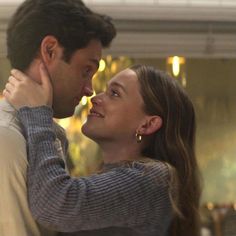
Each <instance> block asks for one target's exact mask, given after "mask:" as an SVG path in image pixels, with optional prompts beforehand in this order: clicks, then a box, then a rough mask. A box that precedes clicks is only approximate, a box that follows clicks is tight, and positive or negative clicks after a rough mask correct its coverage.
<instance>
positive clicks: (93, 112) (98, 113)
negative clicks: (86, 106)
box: [89, 108, 104, 118]
mask: <svg viewBox="0 0 236 236" xmlns="http://www.w3.org/2000/svg"><path fill="white" fill-rule="evenodd" d="M89 116H96V117H101V118H104V115H103V114H102V113H100V112H98V111H97V110H95V109H94V108H92V109H90V112H89Z"/></svg>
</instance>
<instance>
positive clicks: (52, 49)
mask: <svg viewBox="0 0 236 236" xmlns="http://www.w3.org/2000/svg"><path fill="white" fill-rule="evenodd" d="M59 50H62V49H61V47H60V45H59V42H58V40H57V39H56V38H55V37H54V36H51V35H47V36H46V37H44V39H43V40H42V42H41V45H40V53H41V57H42V60H43V62H44V63H45V64H47V65H48V64H50V63H51V62H53V60H54V59H55V58H56V56H57V55H58V53H59Z"/></svg>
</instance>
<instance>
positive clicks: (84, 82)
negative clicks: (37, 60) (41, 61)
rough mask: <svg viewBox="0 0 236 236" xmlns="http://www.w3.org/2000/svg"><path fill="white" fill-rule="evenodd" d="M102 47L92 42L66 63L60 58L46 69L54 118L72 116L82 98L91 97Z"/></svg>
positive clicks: (96, 42) (94, 41)
mask: <svg viewBox="0 0 236 236" xmlns="http://www.w3.org/2000/svg"><path fill="white" fill-rule="evenodd" d="M101 52H102V45H101V43H100V41H97V40H92V41H90V43H89V44H88V46H87V47H85V48H82V49H79V50H77V51H75V53H74V54H73V55H72V57H71V59H70V61H69V62H68V63H67V62H65V61H64V60H63V59H62V58H63V51H62V53H61V56H60V57H59V58H58V59H56V60H55V62H54V63H53V65H51V66H50V68H48V70H49V74H50V76H51V80H52V84H53V110H54V117H56V118H65V117H69V116H72V115H73V114H74V110H75V107H76V106H77V105H78V104H79V102H80V100H81V98H82V97H83V96H91V95H92V93H93V92H92V77H93V75H94V74H95V73H96V71H97V69H98V66H99V61H100V59H101Z"/></svg>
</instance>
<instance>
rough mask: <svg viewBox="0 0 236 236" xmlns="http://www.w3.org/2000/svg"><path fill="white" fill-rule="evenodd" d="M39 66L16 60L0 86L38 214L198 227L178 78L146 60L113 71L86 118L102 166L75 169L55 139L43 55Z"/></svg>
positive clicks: (188, 118) (189, 118) (142, 228)
mask: <svg viewBox="0 0 236 236" xmlns="http://www.w3.org/2000/svg"><path fill="white" fill-rule="evenodd" d="M40 73H41V77H42V85H38V84H36V83H34V82H33V81H31V80H30V79H29V78H27V77H26V76H25V75H23V74H22V73H20V72H19V71H16V70H15V71H13V77H11V78H10V79H9V83H8V84H7V85H6V89H5V90H4V96H5V97H6V99H8V101H9V102H10V103H11V104H12V105H13V106H14V107H15V108H17V109H19V118H20V120H21V122H22V124H23V127H24V129H25V134H26V138H27V142H28V151H29V157H28V159H29V168H28V192H29V204H30V207H31V210H32V214H33V216H34V217H35V219H36V220H38V222H39V223H41V224H43V225H45V226H47V227H51V228H55V229H57V230H59V231H63V232H75V231H84V230H85V231H89V230H95V231H92V232H94V234H92V235H97V233H98V232H103V233H102V234H101V235H122V236H123V235H148V236H149V235H150V236H151V235H155V236H164V235H171V236H174V235H176V236H177V235H178V236H180V235H181V236H189V235H191V236H197V235H199V227H198V226H199V225H198V224H199V216H198V206H199V197H200V187H199V180H198V167H197V163H196V158H195V152H194V142H195V115H194V109H193V105H192V103H191V101H190V100H189V98H188V96H187V95H186V93H185V92H184V90H183V89H182V88H181V87H180V86H179V84H178V83H177V82H176V81H175V80H174V79H172V78H171V77H170V76H168V75H167V74H165V73H164V72H161V71H158V70H155V69H154V68H152V67H148V66H143V65H137V66H133V67H131V68H129V69H126V70H124V71H122V72H120V73H118V74H117V75H116V76H114V77H113V78H112V79H111V80H110V81H109V83H108V87H107V90H106V91H105V92H103V93H101V94H98V95H97V96H95V97H93V98H92V105H93V106H92V109H91V110H90V113H89V115H88V119H87V121H86V123H85V124H84V125H83V127H82V132H83V133H84V134H85V135H86V136H88V137H89V138H91V139H92V140H94V141H95V142H97V143H98V144H99V146H100V147H101V150H102V154H103V160H104V165H103V169H102V170H101V173H99V174H95V175H92V176H88V177H83V178H82V177H81V178H73V177H70V176H69V175H68V174H67V173H66V172H65V170H64V163H63V160H62V159H61V158H59V157H58V156H59V155H58V153H57V151H56V149H55V146H54V141H55V134H54V131H53V127H52V123H53V119H52V113H53V111H52V109H51V108H50V104H51V100H52V99H51V98H52V92H51V85H50V82H49V79H48V78H47V73H46V71H45V68H43V66H42V65H41V68H40ZM45 105H47V106H45ZM90 232H91V231H90ZM105 232H106V233H107V234H106V233H105Z"/></svg>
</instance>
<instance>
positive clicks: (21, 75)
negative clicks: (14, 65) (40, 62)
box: [11, 69, 28, 81]
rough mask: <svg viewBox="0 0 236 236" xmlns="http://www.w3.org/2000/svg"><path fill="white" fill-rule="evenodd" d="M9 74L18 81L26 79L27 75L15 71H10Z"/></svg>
mask: <svg viewBox="0 0 236 236" xmlns="http://www.w3.org/2000/svg"><path fill="white" fill-rule="evenodd" d="M11 74H12V75H13V77H15V79H17V80H19V81H22V80H26V79H28V76H27V75H25V74H24V73H23V72H21V71H19V70H17V69H12V70H11Z"/></svg>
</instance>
